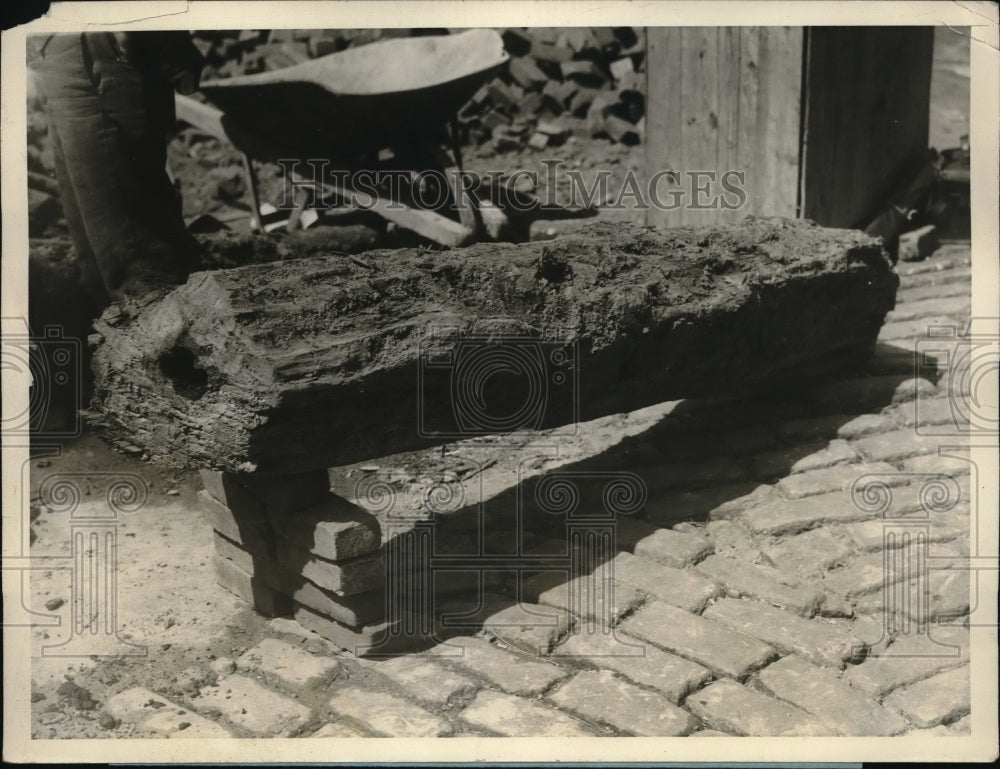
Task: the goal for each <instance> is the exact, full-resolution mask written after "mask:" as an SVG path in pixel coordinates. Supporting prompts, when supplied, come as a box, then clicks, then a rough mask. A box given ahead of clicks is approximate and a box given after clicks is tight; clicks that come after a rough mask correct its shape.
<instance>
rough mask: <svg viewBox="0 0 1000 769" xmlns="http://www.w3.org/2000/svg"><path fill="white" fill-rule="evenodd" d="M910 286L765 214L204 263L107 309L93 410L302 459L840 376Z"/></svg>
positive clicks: (189, 460) (179, 441)
mask: <svg viewBox="0 0 1000 769" xmlns="http://www.w3.org/2000/svg"><path fill="white" fill-rule="evenodd" d="M897 285H898V279H897V277H896V275H895V274H894V273H893V272H892V269H891V267H890V265H889V262H888V259H887V257H886V255H885V253H884V251H883V250H882V248H881V245H880V241H878V240H877V239H874V238H870V237H868V236H866V235H864V234H863V233H860V232H856V231H846V230H830V229H823V228H820V227H817V226H816V225H813V224H811V223H809V222H803V221H797V222H794V221H788V220H782V219H753V218H751V219H747V220H746V221H745V222H743V223H741V224H739V225H729V226H724V227H717V228H711V229H703V230H698V229H693V228H679V229H676V230H664V231H657V230H654V229H651V228H639V227H630V226H623V225H621V224H617V223H615V224H612V223H597V224H594V225H592V226H590V227H588V228H586V229H584V230H582V231H581V232H580V233H577V234H575V235H569V236H566V237H564V238H562V239H559V240H555V241H548V242H544V243H525V244H519V245H514V244H493V243H480V244H476V245H474V246H471V247H468V248H465V249H456V250H452V251H445V252H441V253H428V252H427V251H424V250H420V249H403V250H397V251H373V252H369V253H366V254H364V256H363V257H362V258H358V257H343V256H328V257H320V258H309V259H300V260H294V261H286V262H280V263H270V264H261V265H252V266H246V267H240V268H237V269H232V270H219V271H215V272H202V273H196V274H194V275H192V276H191V278H190V279H189V280H188V282H187V283H186V284H185V285H183V286H181V287H178V288H177V289H175V290H174V291H172V292H171V293H169V294H167V295H166V296H165V297H163V298H162V299H161V300H159V301H149V302H148V303H146V304H145V305H140V306H134V307H132V308H131V309H128V308H126V309H122V308H119V307H112V308H110V309H109V310H108V311H107V312H105V314H104V315H103V316H102V318H101V319H100V320H99V321H98V322H97V324H96V329H97V331H98V347H97V349H96V351H95V356H94V371H95V378H96V388H95V396H94V399H93V402H92V410H91V414H90V416H91V418H92V419H93V421H94V422H95V424H96V426H97V427H98V429H99V430H100V432H101V433H102V434H103V435H104V437H105V438H106V439H107V440H108V441H109V442H110V443H111V444H112V445H117V446H121V447H130V448H131V449H132V451H134V450H135V446H139V447H141V448H142V449H144V450H145V452H146V454H147V456H148V457H149V458H151V459H155V460H160V461H162V462H165V463H167V464H169V465H172V466H187V467H198V468H206V467H211V468H216V469H221V470H229V471H234V472H251V471H257V472H258V473H261V474H266V473H291V472H304V471H307V470H312V469H316V468H325V467H330V466H336V465H343V464H347V463H351V462H356V461H360V460H363V459H368V458H373V457H379V456H385V455H388V454H392V453H395V452H399V451H404V450H411V449H416V448H420V447H424V446H429V445H435V444H441V443H446V442H450V441H453V440H457V439H460V438H463V437H472V436H475V435H482V434H491V433H500V432H510V431H518V430H522V429H523V430H528V429H536V428H546V427H554V426H559V425H567V424H571V423H574V421H576V420H587V419H592V418H596V417H598V416H602V415H606V414H611V413H617V412H621V411H628V410H633V409H636V408H640V407H643V406H646V405H650V404H653V403H658V402H662V401H665V400H672V399H678V398H682V397H690V396H701V395H705V394H709V393H723V392H733V391H739V390H743V389H756V388H761V387H772V386H775V385H782V386H784V385H789V384H790V383H793V382H795V381H797V380H801V379H807V378H809V377H815V376H818V375H822V374H825V373H829V372H830V371H832V370H835V369H838V368H839V367H842V366H844V365H846V364H849V363H855V362H857V361H859V360H861V359H863V358H864V357H865V356H867V355H868V354H870V352H871V350H872V349H873V348H874V344H875V339H876V336H877V334H878V331H879V329H880V327H881V325H882V322H883V320H884V317H885V314H886V313H887V312H888V311H889V310H890V309H892V307H893V305H894V302H895V291H896V287H897Z"/></svg>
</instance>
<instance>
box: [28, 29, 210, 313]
mask: <svg viewBox="0 0 1000 769" xmlns="http://www.w3.org/2000/svg"><path fill="white" fill-rule="evenodd" d="M31 66H32V69H33V70H34V71H35V73H36V82H37V84H38V88H39V91H40V93H41V94H42V96H43V98H44V99H45V103H46V110H47V112H48V117H49V131H50V135H51V138H52V143H53V150H54V154H55V164H56V176H57V177H58V182H59V189H60V197H61V200H62V205H63V210H64V212H65V215H66V222H67V225H68V227H69V231H70V235H71V237H72V238H73V244H74V247H75V249H76V252H77V256H78V258H79V260H80V266H81V271H82V272H83V274H84V277H85V279H86V280H87V282H88V285H89V286H90V289H91V291H92V292H93V293H94V297H95V299H96V301H97V302H98V304H99V305H100V306H102V307H103V306H105V305H107V304H108V303H109V301H112V300H114V299H117V298H119V297H120V296H121V295H122V293H131V292H136V293H138V292H139V291H142V290H146V289H148V288H157V287H160V286H162V285H165V284H171V283H177V282H180V281H183V280H184V278H185V277H186V275H187V274H188V273H189V272H190V271H191V270H192V269H193V268H194V266H195V260H196V248H197V246H196V244H195V242H194V240H193V239H192V238H190V236H188V234H187V233H186V232H185V229H184V220H183V218H182V215H181V204H180V199H179V196H178V195H177V192H176V190H175V189H174V187H173V185H172V184H171V182H170V179H169V177H168V176H167V172H166V139H167V132H168V131H169V130H170V129H171V127H172V125H173V122H174V100H173V90H172V87H171V84H170V81H169V80H168V79H167V78H166V77H165V76H163V75H162V74H161V73H160V72H158V71H156V70H154V69H152V68H141V69H140V68H137V67H136V66H134V65H133V64H131V63H129V61H127V60H126V58H125V57H124V55H123V54H122V53H121V51H120V50H119V49H118V47H117V45H116V44H115V41H114V38H113V37H112V36H111V34H110V33H103V32H95V33H83V34H72V35H56V36H55V37H53V38H51V39H49V40H48V42H47V43H45V44H44V47H43V48H42V50H41V52H40V54H39V55H38V56H37V57H36V58H35V60H34V61H33V62H32V65H31Z"/></svg>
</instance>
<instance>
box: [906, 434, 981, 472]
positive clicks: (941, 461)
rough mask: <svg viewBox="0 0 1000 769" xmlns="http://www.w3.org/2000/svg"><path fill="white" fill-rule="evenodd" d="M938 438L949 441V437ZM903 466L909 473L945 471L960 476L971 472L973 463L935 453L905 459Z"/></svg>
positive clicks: (942, 441)
mask: <svg viewBox="0 0 1000 769" xmlns="http://www.w3.org/2000/svg"><path fill="white" fill-rule="evenodd" d="M938 440H939V443H946V442H947V438H945V439H938ZM901 467H902V468H903V472H907V473H943V474H944V475H949V476H951V477H953V478H958V477H960V476H963V475H968V474H969V473H970V472H971V469H972V463H971V462H966V461H965V460H964V459H959V458H958V457H948V456H940V455H938V454H936V453H935V454H923V455H921V456H919V457H910V458H909V459H904V460H903V463H902V465H901Z"/></svg>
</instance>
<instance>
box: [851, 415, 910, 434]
mask: <svg viewBox="0 0 1000 769" xmlns="http://www.w3.org/2000/svg"><path fill="white" fill-rule="evenodd" d="M898 427H899V425H898V424H897V423H896V420H895V419H893V418H892V416H891V415H889V414H859V415H858V416H856V417H853V418H852V419H848V420H847V421H846V422H844V423H843V424H842V425H840V427H838V428H837V437H838V438H844V439H846V440H852V439H854V438H862V437H864V436H866V435H874V434H875V433H887V432H889V431H890V430H895V429H896V428H898Z"/></svg>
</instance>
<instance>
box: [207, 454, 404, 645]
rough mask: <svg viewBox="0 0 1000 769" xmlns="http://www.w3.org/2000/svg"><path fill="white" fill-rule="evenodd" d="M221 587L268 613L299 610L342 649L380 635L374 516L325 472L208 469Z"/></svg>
mask: <svg viewBox="0 0 1000 769" xmlns="http://www.w3.org/2000/svg"><path fill="white" fill-rule="evenodd" d="M201 476H202V480H203V482H204V484H205V488H204V490H202V491H200V492H199V499H200V502H201V507H202V510H203V511H204V513H205V517H206V520H207V521H208V523H209V525H210V526H211V527H212V528H213V529H214V532H215V555H214V569H215V574H216V578H217V580H218V582H219V584H220V585H222V586H223V587H224V588H226V589H227V590H229V591H230V592H232V593H234V594H235V595H237V596H239V597H240V598H243V599H244V600H246V601H248V602H250V603H252V604H253V606H254V608H255V609H256V610H257V611H258V612H260V613H261V614H264V615H266V616H269V617H276V616H294V617H295V618H296V619H297V620H299V622H301V623H302V624H303V625H305V626H307V627H310V628H311V629H313V630H316V631H317V632H318V633H320V634H321V635H323V636H325V637H327V638H328V639H329V640H331V641H333V642H334V643H337V644H338V645H340V646H343V647H345V648H352V647H353V645H356V644H364V643H368V642H370V641H371V640H372V639H373V638H374V637H375V636H376V635H377V634H378V633H380V632H381V631H382V626H383V624H384V622H383V619H384V615H385V597H384V594H385V589H384V588H385V586H384V582H385V570H384V566H383V548H382V534H381V527H380V525H379V522H378V520H377V519H376V518H375V516H373V515H371V514H370V513H368V512H367V511H365V510H363V509H362V508H360V507H358V506H357V505H354V504H352V503H350V502H348V501H347V500H345V499H342V498H341V497H338V496H336V495H335V494H333V493H331V492H330V487H329V479H328V477H327V474H326V472H325V471H316V472H309V473H303V474H299V475H284V476H273V477H261V478H258V477H255V476H253V475H235V474H230V473H222V472H214V471H211V472H210V471H203V472H202V473H201Z"/></svg>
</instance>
